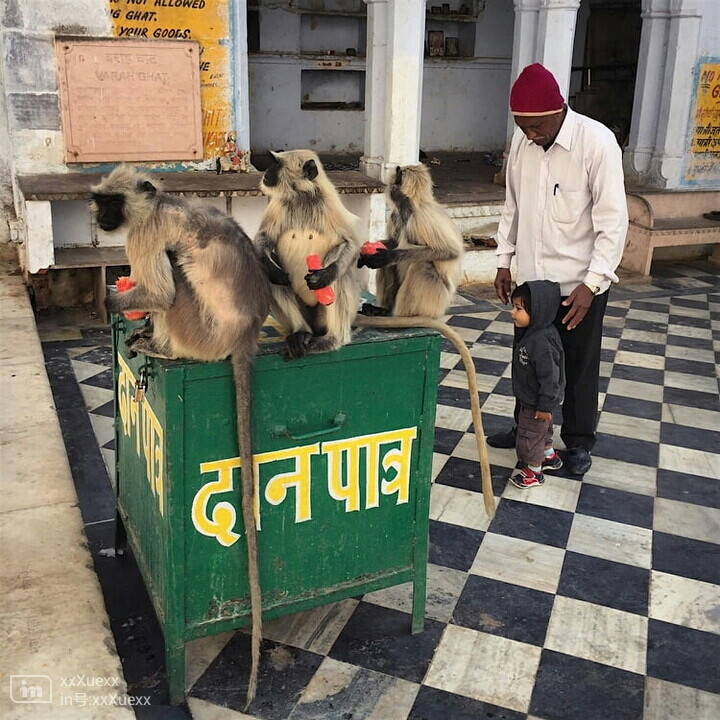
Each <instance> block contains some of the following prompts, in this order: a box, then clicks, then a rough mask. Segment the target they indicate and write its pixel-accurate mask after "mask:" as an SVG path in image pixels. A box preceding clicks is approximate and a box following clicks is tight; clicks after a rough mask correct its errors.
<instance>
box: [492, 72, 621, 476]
mask: <svg viewBox="0 0 720 720" xmlns="http://www.w3.org/2000/svg"><path fill="white" fill-rule="evenodd" d="M510 111H511V112H512V114H513V118H514V120H515V124H516V125H517V130H516V131H515V134H514V135H513V139H512V143H511V146H510V153H509V155H508V159H507V164H506V196H505V208H504V210H503V215H502V219H501V221H500V225H499V227H498V231H497V235H496V241H497V251H496V253H497V256H498V270H497V275H496V278H495V290H496V292H497V295H498V297H499V298H500V300H501V301H502V302H503V303H507V302H508V300H509V297H510V291H511V277H510V261H511V260H512V257H513V255H514V256H515V260H516V278H515V280H516V282H517V284H518V285H519V284H521V283H524V282H526V281H528V280H554V281H556V282H558V283H560V289H561V293H562V304H561V306H560V310H559V312H558V314H557V317H556V319H555V325H556V327H557V328H558V331H559V332H560V337H561V339H562V343H563V348H564V351H565V370H566V378H567V384H566V389H565V401H564V403H563V424H562V428H561V431H560V437H561V438H562V439H563V441H564V442H565V446H566V447H567V449H568V450H567V452H566V453H565V457H564V460H565V465H566V467H567V469H568V470H569V471H570V472H571V473H573V474H578V475H582V474H584V473H586V472H587V471H588V470H589V469H590V466H591V464H592V460H591V458H590V452H591V451H592V448H593V446H594V444H595V427H596V424H597V407H598V379H599V374H600V343H601V340H602V323H603V317H604V315H605V308H606V306H607V299H608V288H609V287H610V284H611V283H613V282H617V281H618V277H617V275H616V274H615V270H616V268H617V266H618V265H619V264H620V260H621V258H622V253H623V247H624V245H625V234H626V232H627V225H628V214H627V204H626V200H625V184H624V178H623V170H622V153H621V150H620V148H619V146H618V144H617V141H616V139H615V136H614V135H613V133H612V132H611V131H610V130H609V129H608V128H607V127H605V126H604V125H602V124H601V123H599V122H597V121H595V120H592V119H590V118H588V117H585V116H584V115H580V114H578V113H576V112H573V111H572V110H571V109H570V108H568V107H567V105H566V104H565V101H564V99H563V97H562V94H561V93H560V88H559V86H558V84H557V81H556V80H555V78H554V77H553V75H552V74H551V73H550V72H549V71H548V70H547V69H546V68H544V67H543V66H542V65H540V64H539V63H535V64H533V65H529V66H528V67H526V68H525V69H524V70H523V71H522V73H520V75H519V76H518V79H517V80H516V81H515V83H514V84H513V87H512V90H511V93H510ZM488 443H489V444H490V445H493V446H494V447H512V446H513V445H514V444H515V428H514V427H513V428H512V429H511V430H509V431H508V432H505V433H498V434H496V435H491V436H490V437H488Z"/></svg>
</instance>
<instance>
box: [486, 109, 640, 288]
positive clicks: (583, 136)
mask: <svg viewBox="0 0 720 720" xmlns="http://www.w3.org/2000/svg"><path fill="white" fill-rule="evenodd" d="M627 227H628V212H627V201H626V199H625V183H624V178H623V169H622V152H621V150H620V147H619V146H618V144H617V141H616V139H615V136H614V135H613V134H612V132H611V131H610V130H609V129H608V128H607V127H605V126H604V125H602V124H601V123H599V122H597V121H596V120H592V119H591V118H588V117H585V116H584V115H579V114H578V113H576V112H573V111H572V110H571V109H570V108H568V109H567V115H566V116H565V120H564V122H563V124H562V127H561V128H560V132H559V133H558V135H557V137H556V138H555V142H554V143H553V144H552V146H551V147H550V149H549V150H547V152H546V151H545V150H543V148H542V147H541V146H539V145H535V143H533V142H532V141H531V140H528V139H527V138H526V137H525V135H524V134H523V132H522V130H520V128H517V129H516V130H515V134H514V135H513V139H512V144H511V146H510V154H509V156H508V159H507V166H506V195H505V207H504V210H503V214H502V218H501V220H500V224H499V226H498V230H497V234H496V236H495V239H496V241H497V250H496V253H497V255H498V268H509V267H510V261H511V259H512V256H513V255H515V256H516V263H517V269H516V281H517V283H518V284H520V283H523V282H526V281H527V280H555V281H556V282H558V283H560V289H561V292H562V294H563V296H567V295H569V294H570V293H571V292H572V290H573V289H574V288H575V287H577V286H578V285H579V284H580V283H582V282H587V283H589V284H590V285H596V286H598V287H599V288H600V292H605V291H606V290H607V289H608V287H610V283H611V282H617V281H618V277H617V275H616V274H615V270H616V268H617V266H618V265H619V264H620V260H621V258H622V254H623V248H624V246H625V235H626V233H627Z"/></svg>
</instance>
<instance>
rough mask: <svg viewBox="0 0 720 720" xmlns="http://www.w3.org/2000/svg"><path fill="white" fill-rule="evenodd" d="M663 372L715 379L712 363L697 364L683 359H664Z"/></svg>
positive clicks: (694, 361) (695, 361)
mask: <svg viewBox="0 0 720 720" xmlns="http://www.w3.org/2000/svg"><path fill="white" fill-rule="evenodd" d="M665 370H668V371H670V372H679V373H688V374H689V375H701V376H703V377H715V365H714V364H713V363H706V362H698V361H697V360H687V359H685V358H674V357H666V358H665Z"/></svg>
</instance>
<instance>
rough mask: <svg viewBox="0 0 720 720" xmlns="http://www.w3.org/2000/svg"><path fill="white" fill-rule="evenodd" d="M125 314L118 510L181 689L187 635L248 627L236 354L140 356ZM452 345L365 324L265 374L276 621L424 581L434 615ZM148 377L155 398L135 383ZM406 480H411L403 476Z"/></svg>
mask: <svg viewBox="0 0 720 720" xmlns="http://www.w3.org/2000/svg"><path fill="white" fill-rule="evenodd" d="M134 327H135V324H134V323H130V322H128V321H126V320H124V319H120V318H114V320H113V341H114V348H115V351H116V352H115V354H116V358H115V365H114V367H115V379H116V400H117V402H116V407H117V412H116V447H117V453H116V458H117V477H118V479H119V482H118V488H117V493H118V513H119V516H120V518H121V519H122V520H123V522H124V525H125V528H126V529H127V534H128V541H129V543H130V545H131V547H132V549H133V551H134V554H135V556H136V558H137V560H138V564H139V567H140V569H141V572H142V575H143V578H144V580H145V583H146V585H147V587H148V591H149V593H150V596H151V598H152V601H153V604H154V606H155V609H156V611H157V614H158V617H159V619H160V622H161V624H162V627H163V632H164V634H165V640H166V648H167V663H168V672H169V675H172V680H171V695H172V697H173V700H175V701H177V700H180V699H181V698H182V683H183V679H184V651H182V652H181V648H182V647H183V644H184V642H185V641H187V640H189V639H191V638H195V637H200V636H203V635H207V634H211V633H213V632H223V631H226V630H228V629H231V628H233V627H238V626H240V625H242V624H245V623H247V621H248V616H249V612H250V602H249V590H248V585H247V559H246V547H245V538H244V532H243V525H242V512H241V509H240V487H241V484H240V468H239V465H240V459H239V458H238V446H237V438H236V431H235V410H234V408H235V397H234V394H235V393H234V385H233V381H232V372H231V368H230V364H229V362H227V361H225V362H220V363H195V362H189V361H160V360H155V359H146V358H144V357H137V358H134V359H132V360H130V359H128V358H127V357H126V354H125V345H124V340H125V337H126V335H127V334H128V333H129V332H130V331H132V329H133V328H134ZM440 347H441V341H440V337H439V335H437V334H436V333H434V332H432V331H429V330H423V329H412V330H401V331H392V332H379V331H367V332H366V331H361V332H359V333H358V334H357V336H356V337H355V338H354V340H353V342H352V343H351V344H350V345H348V346H346V347H345V348H343V349H341V350H340V351H338V352H335V353H328V354H325V355H317V356H311V357H309V358H306V359H303V360H302V361H295V362H285V361H283V360H282V358H281V357H280V356H279V355H278V354H277V350H278V348H279V346H278V345H277V344H275V345H265V346H263V348H262V349H261V351H260V352H259V354H258V357H257V358H256V362H255V367H254V374H253V443H254V454H255V464H256V472H257V476H256V479H257V481H258V488H259V492H258V498H257V503H258V505H257V506H258V510H259V531H258V551H259V562H260V579H261V588H262V597H263V611H264V615H265V617H268V618H269V617H277V616H279V615H282V614H286V613H289V612H296V611H298V610H301V609H307V608H311V607H315V606H317V605H321V604H324V603H326V602H333V601H336V600H340V599H343V598H346V597H351V596H355V595H358V594H362V593H365V592H370V591H372V590H375V589H378V588H381V587H387V586H390V585H393V584H398V583H401V582H407V581H408V580H412V581H413V585H414V593H413V594H414V597H413V614H412V631H413V632H418V631H419V630H421V629H422V626H423V622H424V611H425V583H426V564H427V542H428V541H427V534H428V513H429V498H430V476H431V465H432V447H433V435H434V428H435V403H436V398H437V377H438V368H439V359H440ZM143 368H145V369H146V370H147V372H148V387H147V390H146V392H145V402H143V403H136V402H134V401H133V395H134V390H133V388H132V387H131V385H130V381H131V380H133V379H137V378H138V377H140V373H141V370H142V369H143ZM403 477H406V478H407V482H402V481H401V480H402V478H403Z"/></svg>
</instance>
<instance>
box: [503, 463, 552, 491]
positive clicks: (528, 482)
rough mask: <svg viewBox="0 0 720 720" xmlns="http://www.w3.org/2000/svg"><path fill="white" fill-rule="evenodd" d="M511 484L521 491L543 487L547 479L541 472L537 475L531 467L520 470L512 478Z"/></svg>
mask: <svg viewBox="0 0 720 720" xmlns="http://www.w3.org/2000/svg"><path fill="white" fill-rule="evenodd" d="M510 482H511V483H512V484H513V485H514V486H515V487H519V488H520V489H521V490H527V489H528V488H531V487H535V486H536V485H542V484H543V483H544V482H545V478H544V477H543V474H542V473H541V472H539V473H537V472H535V471H534V470H531V469H530V468H529V467H524V468H519V469H518V470H516V471H515V472H514V473H513V474H512V475H511V476H510Z"/></svg>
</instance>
